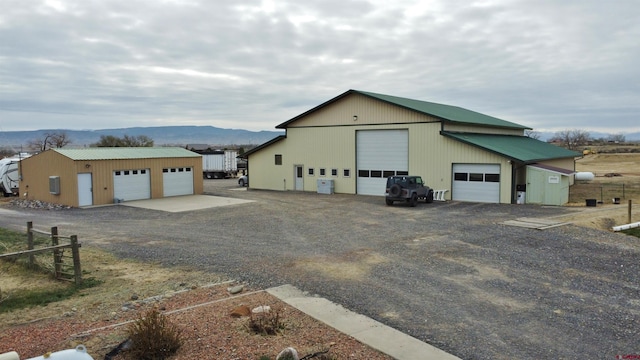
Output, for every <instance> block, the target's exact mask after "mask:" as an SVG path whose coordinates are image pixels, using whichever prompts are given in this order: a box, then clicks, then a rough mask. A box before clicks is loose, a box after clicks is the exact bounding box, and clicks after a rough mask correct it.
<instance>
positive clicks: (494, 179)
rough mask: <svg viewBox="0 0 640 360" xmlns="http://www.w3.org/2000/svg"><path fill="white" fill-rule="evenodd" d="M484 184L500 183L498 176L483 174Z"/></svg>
mask: <svg viewBox="0 0 640 360" xmlns="http://www.w3.org/2000/svg"><path fill="white" fill-rule="evenodd" d="M484 181H485V182H496V183H497V182H500V174H484Z"/></svg>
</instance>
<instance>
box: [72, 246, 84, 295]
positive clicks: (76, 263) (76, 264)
mask: <svg viewBox="0 0 640 360" xmlns="http://www.w3.org/2000/svg"><path fill="white" fill-rule="evenodd" d="M79 247H80V246H78V236H77V235H71V254H73V273H74V275H75V280H76V285H80V284H82V268H81V267H80V249H79Z"/></svg>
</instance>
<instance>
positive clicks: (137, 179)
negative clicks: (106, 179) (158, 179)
mask: <svg viewBox="0 0 640 360" xmlns="http://www.w3.org/2000/svg"><path fill="white" fill-rule="evenodd" d="M113 196H114V197H115V198H116V199H120V200H122V201H129V200H141V199H150V198H151V177H150V176H149V169H135V170H116V171H114V172H113Z"/></svg>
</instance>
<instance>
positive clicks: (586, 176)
mask: <svg viewBox="0 0 640 360" xmlns="http://www.w3.org/2000/svg"><path fill="white" fill-rule="evenodd" d="M594 177H595V175H594V174H593V173H592V172H586V171H585V172H577V173H576V180H577V181H591V180H593V178H594Z"/></svg>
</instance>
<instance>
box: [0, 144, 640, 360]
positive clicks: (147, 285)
mask: <svg viewBox="0 0 640 360" xmlns="http://www.w3.org/2000/svg"><path fill="white" fill-rule="evenodd" d="M576 170H577V171H591V172H594V173H595V174H596V177H595V179H594V180H593V182H594V183H597V182H604V181H630V182H640V172H637V171H638V170H640V154H619V155H610V154H594V155H589V156H586V157H584V158H582V159H580V160H578V161H577V162H576ZM634 170H635V171H636V172H634ZM611 172H616V173H620V174H622V176H621V177H616V178H609V177H605V176H603V174H606V173H611ZM2 200H4V199H2ZM633 201H634V202H633V203H634V204H640V198H634V199H633ZM0 205H1V204H0ZM570 206H574V207H575V208H576V210H577V211H575V212H571V213H570V214H568V215H561V216H560V218H561V219H560V220H562V221H566V222H572V223H574V224H577V225H580V226H586V227H591V228H597V229H603V230H609V229H610V228H611V226H613V225H620V224H624V223H627V216H628V213H627V206H626V205H625V204H620V205H613V204H609V203H606V204H602V205H600V204H599V205H598V206H597V207H593V208H587V207H585V205H584V202H582V203H576V204H570ZM385 210H386V208H385ZM396 211H405V209H403V208H399V209H396ZM639 212H640V208H638V205H635V206H634V208H633V219H632V220H633V221H640V215H638V213H639ZM434 236H436V235H434ZM432 240H433V239H431V241H432ZM412 245H413V244H412ZM447 246H451V243H450V242H447ZM356 254H357V255H358V258H361V259H362V261H360V262H358V263H357V264H354V262H353V261H351V259H345V260H344V261H343V260H342V258H340V257H338V258H336V257H331V258H327V259H326V260H327V261H324V262H322V264H315V263H305V266H307V267H309V268H310V271H311V272H313V273H327V274H328V275H331V276H335V277H337V278H340V279H359V278H361V277H363V275H362V274H366V273H368V271H370V270H369V269H370V268H372V267H374V266H377V265H379V264H384V263H385V261H386V260H385V258H384V256H381V255H380V254H377V253H373V254H371V253H368V252H358V253H356ZM82 258H83V270H84V274H85V275H84V276H85V277H87V278H89V277H95V278H96V279H100V280H103V281H104V284H102V285H100V286H98V287H96V288H91V289H86V290H83V291H82V293H81V294H80V296H76V297H73V298H71V299H68V300H65V301H61V302H57V303H52V304H49V305H47V306H44V307H36V308H32V309H24V310H18V311H14V312H11V313H8V314H0V334H2V333H5V330H7V329H9V328H18V327H24V326H29V325H30V324H31V325H33V326H34V327H35V328H37V327H38V325H39V324H44V323H45V322H47V321H50V320H51V319H62V320H64V319H66V318H67V319H75V318H79V319H83V321H87V322H106V323H115V322H119V321H122V320H123V319H124V318H125V317H126V316H130V314H131V313H130V312H123V311H122V307H123V304H125V303H129V302H132V298H133V297H136V298H139V299H146V298H150V297H154V296H157V295H171V294H176V293H179V292H181V291H184V290H192V289H200V288H202V287H203V286H205V285H207V284H212V283H219V282H224V281H226V280H228V279H227V278H225V277H224V276H221V275H216V274H212V273H209V272H200V271H194V270H189V269H181V268H175V267H172V268H165V267H162V266H160V265H159V264H154V263H143V262H136V261H128V260H123V259H119V258H115V257H114V256H112V255H111V254H109V253H106V252H104V251H100V250H97V249H95V248H91V247H89V246H85V247H83V248H82ZM447 259H448V258H447ZM328 264H330V265H331V266H329V265H328ZM356 265H357V266H356ZM0 278H2V282H1V284H0V287H1V288H2V291H3V292H4V293H5V294H9V293H10V292H11V291H13V290H14V289H16V288H25V287H28V288H36V287H41V286H62V285H60V284H57V283H55V282H51V281H50V279H49V278H48V275H37V276H34V274H33V273H27V272H24V271H22V270H20V269H19V268H18V267H17V266H16V265H15V264H12V263H6V262H0ZM486 295H487V296H488V295H489V293H487V294H486ZM0 306H1V305H0ZM509 306H514V305H513V304H511V303H509ZM394 314H396V313H394V312H393V311H390V312H389V316H396V315H394ZM84 319H86V320H84ZM119 341H121V338H120V337H115V336H114V337H110V336H103V337H100V338H95V339H93V340H91V342H88V343H86V344H87V345H88V346H90V349H95V350H97V353H99V354H104V353H106V352H107V351H108V350H109V349H110V348H112V347H113V346H115V345H116V344H117V343H118V342H119ZM61 344H63V345H65V346H67V345H72V343H71V342H62V343H61ZM60 349H61V348H57V350H60ZM6 350H8V349H7V348H6V345H5V344H3V341H2V335H0V353H2V352H3V351H6ZM45 350H51V349H44V350H43V349H37V350H32V352H31V353H25V354H23V357H24V356H38V355H40V354H41V353H42V352H43V351H45ZM21 355H22V354H21ZM96 358H100V357H96ZM221 358H223V357H221Z"/></svg>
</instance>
